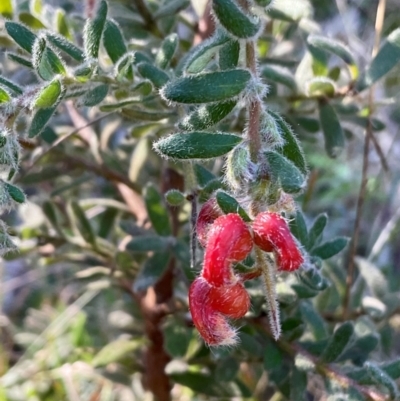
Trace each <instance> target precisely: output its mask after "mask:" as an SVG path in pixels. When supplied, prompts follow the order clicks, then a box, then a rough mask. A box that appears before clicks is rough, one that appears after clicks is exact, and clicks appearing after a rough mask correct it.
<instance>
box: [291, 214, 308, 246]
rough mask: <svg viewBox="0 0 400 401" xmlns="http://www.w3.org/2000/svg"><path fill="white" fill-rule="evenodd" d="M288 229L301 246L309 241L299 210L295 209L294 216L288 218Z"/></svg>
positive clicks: (304, 222) (305, 225)
mask: <svg viewBox="0 0 400 401" xmlns="http://www.w3.org/2000/svg"><path fill="white" fill-rule="evenodd" d="M290 231H291V232H292V234H293V235H294V236H295V237H296V238H297V239H298V240H299V241H300V243H301V244H302V245H303V246H305V247H307V245H308V241H309V238H308V230H307V224H306V221H305V219H304V215H303V213H302V212H301V210H297V211H296V216H295V218H294V219H291V220H290Z"/></svg>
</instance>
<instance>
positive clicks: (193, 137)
mask: <svg viewBox="0 0 400 401" xmlns="http://www.w3.org/2000/svg"><path fill="white" fill-rule="evenodd" d="M241 141H242V138H241V137H239V136H237V135H233V134H226V133H216V134H213V133H209V132H190V133H188V134H183V133H179V134H174V135H170V136H168V137H166V138H163V139H161V140H159V141H158V142H156V143H155V144H154V149H155V150H156V151H158V152H159V153H161V154H162V155H165V156H167V157H172V158H175V159H211V158H213V157H218V156H223V155H225V154H226V153H228V152H229V151H231V150H232V149H233V148H234V147H235V146H236V145H237V144H239V143H240V142H241Z"/></svg>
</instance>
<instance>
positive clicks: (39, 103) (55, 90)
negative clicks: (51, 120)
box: [32, 79, 64, 109]
mask: <svg viewBox="0 0 400 401" xmlns="http://www.w3.org/2000/svg"><path fill="white" fill-rule="evenodd" d="M63 92H64V88H63V86H62V84H61V81H60V80H59V79H54V80H53V81H51V82H50V83H49V84H47V85H45V86H44V87H43V88H42V89H41V90H40V91H39V92H38V94H37V96H36V97H35V99H34V100H33V102H32V108H37V109H40V108H47V107H53V106H54V105H56V104H58V103H59V101H60V96H61V94H62V93H63Z"/></svg>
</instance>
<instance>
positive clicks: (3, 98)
mask: <svg viewBox="0 0 400 401" xmlns="http://www.w3.org/2000/svg"><path fill="white" fill-rule="evenodd" d="M10 100H11V96H10V95H9V93H8V92H7V91H6V90H4V89H3V88H1V87H0V104H1V103H7V102H9V101H10Z"/></svg>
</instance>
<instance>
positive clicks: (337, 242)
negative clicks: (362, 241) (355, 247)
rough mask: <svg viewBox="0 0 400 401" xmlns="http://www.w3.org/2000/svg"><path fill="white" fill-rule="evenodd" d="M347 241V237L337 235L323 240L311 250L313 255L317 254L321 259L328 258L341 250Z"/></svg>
mask: <svg viewBox="0 0 400 401" xmlns="http://www.w3.org/2000/svg"><path fill="white" fill-rule="evenodd" d="M348 243H349V238H347V237H338V238H335V239H333V240H330V241H327V242H324V243H323V244H322V245H319V246H317V247H316V248H314V249H313V250H312V251H311V254H312V255H313V256H318V257H319V258H321V259H329V258H331V257H332V256H335V255H336V254H338V253H339V252H341V251H342V250H343V249H344V248H345V247H346V246H347V244H348Z"/></svg>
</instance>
